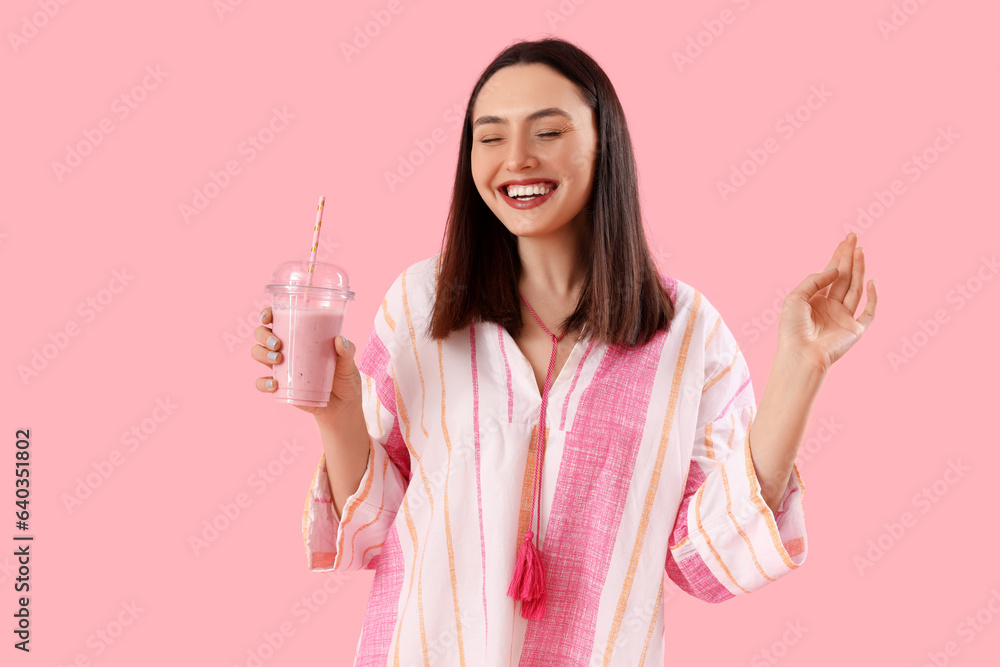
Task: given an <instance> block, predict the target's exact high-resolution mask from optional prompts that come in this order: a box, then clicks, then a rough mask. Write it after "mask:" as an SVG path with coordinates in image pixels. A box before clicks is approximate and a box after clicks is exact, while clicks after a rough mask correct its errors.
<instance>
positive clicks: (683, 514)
mask: <svg viewBox="0 0 1000 667" xmlns="http://www.w3.org/2000/svg"><path fill="white" fill-rule="evenodd" d="M704 481H705V473H703V472H702V471H701V466H699V465H698V463H697V462H695V461H692V462H691V466H690V467H689V468H688V476H687V482H686V483H685V485H684V497H683V499H682V500H681V504H680V507H679V508H678V510H677V520H676V521H675V522H674V530H673V531H672V532H671V533H670V539H669V540H667V544H669V545H670V546H674V545H675V544H677V543H678V542H682V541H683V540H684V538H685V537H687V536H688V514H687V513H688V505H690V504H691V501H692V500H693V499H694V494H695V492H696V491H697V490H698V489H700V488H701V485H702V483H703V482H704Z"/></svg>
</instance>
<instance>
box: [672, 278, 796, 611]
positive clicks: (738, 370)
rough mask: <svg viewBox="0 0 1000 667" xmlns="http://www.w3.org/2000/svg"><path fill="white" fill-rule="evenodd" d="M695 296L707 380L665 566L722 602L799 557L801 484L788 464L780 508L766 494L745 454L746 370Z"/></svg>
mask: <svg viewBox="0 0 1000 667" xmlns="http://www.w3.org/2000/svg"><path fill="white" fill-rule="evenodd" d="M701 301H702V304H701V305H702V308H703V312H702V314H701V315H702V317H704V318H705V319H704V320H703V322H705V323H706V326H707V327H709V330H708V332H707V333H706V336H705V343H703V344H704V345H705V376H704V377H705V383H704V387H703V388H702V390H701V396H700V398H699V399H696V401H695V403H696V404H697V405H698V419H697V426H696V428H695V436H694V448H693V450H692V455H691V463H690V468H689V470H688V475H687V481H686V483H685V488H684V495H683V499H682V501H681V504H680V508H679V510H678V513H677V518H676V520H675V523H674V529H673V531H672V533H671V535H670V539H669V548H668V553H667V563H666V570H667V575H668V576H669V577H670V579H671V580H672V581H673V582H674V583H676V584H677V585H678V586H679V587H680V588H681V589H682V590H683V591H685V592H686V593H689V594H690V595H692V596H694V597H696V598H698V599H700V600H704V601H706V602H723V601H725V600H728V599H729V598H731V597H733V596H735V595H739V594H742V593H751V592H753V591H756V590H759V589H760V588H763V587H764V586H766V585H767V584H769V583H771V582H774V581H776V580H777V579H779V578H780V577H783V576H785V575H786V574H788V573H790V572H791V571H793V570H795V569H796V568H798V567H799V566H800V565H801V564H802V563H804V562H805V559H806V546H807V542H806V528H805V519H804V516H803V513H802V496H803V493H804V491H805V484H804V483H803V481H802V478H801V476H800V475H799V470H798V467H797V466H795V465H793V468H792V474H791V476H790V478H789V481H788V485H787V486H786V488H785V493H784V495H783V496H782V499H781V503H780V504H779V506H778V507H779V510H778V512H777V513H776V514H774V513H772V512H771V509H770V508H769V507H768V506H767V504H766V503H765V502H764V500H763V498H762V496H761V487H760V483H759V480H758V479H757V475H756V472H755V470H754V465H753V459H752V458H751V456H750V437H749V436H750V426H751V424H752V423H753V419H754V416H755V414H756V410H757V408H756V403H755V401H754V394H753V385H752V384H751V382H750V372H749V369H748V367H747V363H746V360H745V359H744V357H743V354H742V352H741V351H740V349H739V346H738V345H737V343H736V340H735V338H734V337H733V335H732V333H731V332H730V330H729V329H728V328H727V327H726V324H725V322H723V320H722V317H721V316H720V315H719V314H718V311H716V310H715V309H714V308H713V307H712V306H711V304H710V303H709V302H708V301H707V300H705V299H704V297H702V298H701ZM698 344H702V343H698ZM693 393H695V394H697V393H698V389H697V388H696V387H695V388H693Z"/></svg>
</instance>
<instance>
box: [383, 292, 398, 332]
mask: <svg viewBox="0 0 1000 667" xmlns="http://www.w3.org/2000/svg"><path fill="white" fill-rule="evenodd" d="M382 315H383V316H384V317H385V323H386V324H388V325H389V328H390V329H392V332H393V333H396V321H395V320H393V319H392V315H390V314H389V301H388V300H387V299H382Z"/></svg>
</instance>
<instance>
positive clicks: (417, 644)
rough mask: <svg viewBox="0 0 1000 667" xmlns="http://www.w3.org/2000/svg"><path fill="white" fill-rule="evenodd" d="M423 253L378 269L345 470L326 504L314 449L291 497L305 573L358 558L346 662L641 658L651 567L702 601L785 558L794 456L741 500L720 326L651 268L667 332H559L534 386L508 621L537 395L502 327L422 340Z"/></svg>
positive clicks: (794, 520) (763, 576) (786, 564)
mask: <svg viewBox="0 0 1000 667" xmlns="http://www.w3.org/2000/svg"><path fill="white" fill-rule="evenodd" d="M439 260H440V255H435V256H434V257H430V258H427V259H424V260H421V261H419V262H416V263H415V264H413V265H412V266H410V267H408V268H407V269H406V270H405V271H403V272H402V273H401V274H400V275H399V276H398V277H397V278H396V280H395V281H394V282H393V284H392V286H391V287H390V289H389V291H388V293H387V294H386V296H385V299H384V300H383V302H382V305H381V308H380V311H379V313H378V315H377V316H376V318H375V323H374V325H373V327H372V330H371V335H370V337H369V340H368V343H367V347H366V348H365V351H364V353H363V355H362V357H361V360H360V362H359V368H360V369H361V372H362V378H363V380H364V383H363V387H364V411H365V418H366V420H367V422H368V430H369V435H370V444H371V450H370V455H369V459H368V468H367V470H366V472H365V475H364V478H363V479H362V480H361V484H360V486H359V487H358V489H357V490H356V491H355V493H354V494H353V495H352V496H351V497H350V498H348V499H347V501H346V503H345V506H344V507H343V509H342V514H341V516H339V517H338V516H335V515H334V514H333V511H332V504H331V502H330V489H329V484H328V482H327V480H326V464H325V458H324V457H322V456H321V457H320V461H319V464H318V465H317V468H316V472H315V475H314V476H313V480H312V484H311V486H310V489H309V493H308V495H307V498H306V505H305V509H304V512H303V519H302V529H303V535H304V539H305V548H306V556H307V562H308V567H309V569H310V570H311V571H315V572H329V571H338V572H343V571H350V570H359V569H373V570H374V571H375V573H374V580H373V584H372V589H371V595H370V598H369V602H368V607H367V610H366V612H365V619H364V625H363V629H362V633H361V637H360V639H359V641H358V646H357V656H356V660H355V663H354V664H355V665H356V666H361V665H365V666H369V665H371V666H374V665H379V666H381V665H396V666H400V667H409V666H410V665H462V666H466V665H467V666H469V667H473V666H476V667H478V666H486V667H494V666H496V667H499V666H500V665H505V666H506V665H546V666H548V665H557V664H558V665H564V666H566V665H627V666H629V667H635V666H636V665H644V664H649V665H660V664H663V656H664V646H663V613H662V610H663V595H664V591H663V586H664V575H666V576H668V577H670V579H671V580H672V581H673V582H674V583H676V584H677V586H679V587H680V588H681V589H682V590H684V591H686V592H687V593H689V594H690V595H693V596H695V597H697V598H699V599H701V600H704V601H706V602H722V601H724V600H727V599H729V598H731V597H733V596H734V595H738V594H741V593H749V592H752V591H756V590H758V589H760V588H762V587H763V586H765V585H767V584H769V583H771V582H773V581H775V580H777V579H778V578H780V577H782V576H784V575H786V574H788V573H789V572H791V571H792V570H794V569H796V568H797V567H799V566H800V565H801V564H802V563H804V562H805V558H806V551H807V542H806V532H805V521H804V517H803V511H802V496H803V492H804V491H805V485H804V484H803V482H802V479H801V477H800V476H799V471H798V468H795V469H794V470H793V474H792V479H791V480H790V482H789V484H788V487H787V489H786V491H785V495H784V497H783V498H782V501H781V504H780V508H779V511H778V512H777V514H776V515H775V514H772V512H771V510H770V508H769V507H768V506H767V505H766V504H765V503H764V501H763V499H762V498H761V495H760V485H759V483H758V481H757V478H756V475H755V472H754V468H753V462H752V459H751V458H750V448H749V440H748V434H749V431H750V425H751V423H752V421H753V418H754V415H755V412H756V404H755V402H754V394H753V387H752V385H751V383H750V376H749V372H748V369H747V364H746V361H745V360H744V357H743V355H742V353H741V352H740V350H739V347H738V346H737V343H736V340H735V339H734V338H733V336H732V333H731V332H730V330H729V329H728V328H727V327H726V325H725V323H724V322H723V320H722V318H721V316H720V315H719V313H718V311H716V310H715V308H714V307H713V306H712V304H710V303H709V302H708V300H707V299H706V298H705V297H704V296H703V295H702V294H701V293H700V292H698V291H697V290H695V289H694V288H693V287H691V286H689V285H687V284H685V283H683V282H681V281H679V280H675V279H672V278H669V277H667V276H663V280H664V283H665V285H666V286H667V288H668V291H669V292H670V294H671V296H672V297H674V301H675V303H676V306H677V308H676V311H677V312H676V317H675V319H674V321H673V323H672V324H671V327H670V330H669V331H668V332H667V331H661V332H659V333H658V334H657V335H656V336H655V337H654V338H653V339H652V341H650V343H649V344H647V345H645V346H643V347H640V348H636V349H633V350H631V351H629V350H627V349H625V348H622V347H620V346H605V345H598V344H595V343H594V342H593V341H591V340H589V339H587V338H580V339H579V340H578V341H577V343H576V345H575V347H574V348H573V350H572V352H571V353H570V355H569V357H568V359H567V361H566V363H565V365H564V366H563V368H562V369H561V371H560V372H559V374H558V375H557V376H556V378H555V380H554V381H553V382H552V385H551V387H550V389H549V396H548V404H549V409H548V410H547V411H546V424H545V428H546V440H545V452H544V456H543V463H542V467H541V478H542V479H541V525H540V526H539V528H538V531H537V534H538V536H537V539H538V544H539V546H540V548H541V551H542V559H543V564H544V569H545V577H546V584H547V602H546V612H545V617H544V618H543V619H541V620H525V619H523V618H522V617H521V614H520V609H519V606H520V603H519V602H515V601H514V600H512V599H511V598H510V597H508V596H507V587H508V585H509V584H510V580H511V576H512V574H513V571H514V565H515V557H516V555H517V548H518V545H520V544H521V542H522V541H523V539H524V533H525V531H526V530H527V529H528V522H529V519H530V515H529V513H530V511H531V494H532V490H533V485H534V475H535V465H534V460H535V459H534V452H535V442H536V437H537V435H538V434H537V424H536V422H537V419H538V414H539V408H540V403H541V396H540V394H539V391H538V385H537V383H536V381H535V376H534V373H533V371H532V368H531V365H530V364H529V362H528V360H527V358H526V357H525V356H524V355H523V354H522V353H521V351H520V348H518V347H517V345H516V344H515V343H514V340H513V339H512V338H511V336H510V334H509V333H507V331H506V330H505V329H503V328H502V327H500V326H498V325H496V324H494V323H477V324H475V325H474V326H471V327H469V329H467V330H465V331H461V332H459V331H456V332H453V333H452V335H451V336H450V337H449V338H447V339H446V340H443V341H434V340H432V339H430V338H429V337H427V336H426V326H427V322H428V318H429V316H430V313H431V307H432V305H433V300H434V290H435V286H436V282H437V267H438V262H439ZM669 592H670V591H667V593H668V595H669Z"/></svg>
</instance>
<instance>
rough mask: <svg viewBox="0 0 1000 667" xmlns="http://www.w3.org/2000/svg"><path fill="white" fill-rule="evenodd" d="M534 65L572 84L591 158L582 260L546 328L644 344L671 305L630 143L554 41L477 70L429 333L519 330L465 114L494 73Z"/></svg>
mask: <svg viewBox="0 0 1000 667" xmlns="http://www.w3.org/2000/svg"><path fill="white" fill-rule="evenodd" d="M531 63H541V64H544V65H548V66H549V67H551V68H552V69H554V70H555V71H557V72H559V73H560V74H562V75H563V76H564V77H566V78H567V79H569V80H570V81H571V82H573V83H574V84H575V85H576V87H577V89H578V90H579V92H580V95H581V97H582V99H583V100H584V101H585V102H586V103H587V104H588V105H589V106H590V108H591V109H592V110H593V111H594V115H595V118H596V125H597V136H598V140H597V153H596V155H595V164H594V181H593V187H592V191H591V196H590V200H589V201H588V203H587V205H586V208H585V210H586V211H587V213H588V214H589V215H588V216H587V217H588V218H589V221H590V229H589V234H588V237H589V243H590V246H591V247H589V248H586V249H584V250H583V251H584V252H585V253H586V254H585V255H584V256H585V257H587V258H589V266H588V269H587V276H586V278H585V281H584V284H583V287H582V290H581V292H580V298H579V301H578V302H577V305H576V310H575V311H573V313H572V314H571V315H570V316H569V317H567V318H566V319H565V320H564V321H563V322H562V324H561V326H560V327H559V328H558V329H555V331H563V330H565V331H575V330H577V329H584V327H585V331H584V333H585V334H586V335H589V336H591V337H592V338H593V339H594V340H596V341H597V342H600V343H605V344H609V345H610V344H620V345H625V346H627V347H634V346H636V345H643V344H645V343H648V342H649V340H650V339H651V338H652V337H653V335H654V334H655V333H656V332H657V331H659V330H660V329H663V328H667V327H669V326H670V322H671V320H672V319H673V317H674V304H673V302H672V301H671V300H670V296H669V294H668V293H667V291H666V289H665V287H664V285H663V284H662V283H661V282H660V280H659V273H658V271H657V270H656V266H655V265H654V263H653V259H652V257H651V255H650V252H649V246H648V244H647V242H646V235H645V231H644V229H643V225H642V212H641V210H640V204H639V189H638V183H637V177H636V167H635V158H634V156H633V152H632V140H631V137H630V136H629V132H628V127H627V125H626V123H625V112H624V111H623V110H622V106H621V102H619V100H618V94H617V93H616V92H615V89H614V87H613V86H612V85H611V81H610V79H608V76H607V74H605V73H604V70H602V69H601V67H600V66H599V65H598V64H597V63H596V62H595V61H594V59H593V58H591V57H590V56H589V55H588V54H587V53H585V52H584V51H582V50H581V49H580V48H579V47H577V46H574V45H573V44H570V43H569V42H566V41H564V40H561V39H557V38H547V39H542V40H539V41H521V42H516V43H514V44H512V45H511V46H509V47H507V48H506V49H504V50H503V51H502V52H501V53H500V54H499V55H498V56H497V57H496V58H495V59H494V60H493V62H491V63H490V64H489V66H487V67H486V69H485V70H483V72H482V74H481V75H480V76H479V81H477V82H476V86H475V88H473V90H472V94H471V96H470V97H469V104H468V106H467V107H466V109H465V124H464V125H463V127H462V139H461V143H460V145H459V150H458V166H457V168H456V171H455V187H454V190H453V191H452V200H451V209H450V211H449V214H448V221H447V227H446V229H445V235H444V239H443V240H442V250H441V256H440V257H439V260H438V265H439V271H440V272H439V274H438V280H437V288H436V293H435V298H434V313H433V315H432V317H431V321H430V324H429V327H428V333H429V335H430V336H431V337H432V338H434V339H442V338H445V337H446V336H448V335H449V334H450V333H451V332H452V331H454V330H456V329H460V328H463V327H468V326H469V324H470V322H472V321H489V322H496V323H498V324H499V325H501V326H503V327H505V328H506V329H507V330H508V331H509V332H510V334H511V335H512V336H514V337H515V338H516V337H517V336H518V335H519V334H520V331H521V327H522V326H523V325H524V323H523V321H522V318H521V300H520V296H519V295H518V285H519V278H520V273H521V259H520V256H519V255H518V252H517V237H516V236H515V235H514V234H512V233H510V231H509V230H508V229H507V228H506V227H505V226H504V225H503V223H501V222H500V220H499V219H497V217H496V216H495V215H494V214H493V212H492V211H491V210H490V209H489V207H488V206H487V205H486V202H484V201H483V199H482V197H481V196H480V194H479V191H478V190H477V189H476V184H475V181H474V180H473V177H472V156H471V153H472V109H473V106H474V105H475V102H476V98H477V97H478V95H479V91H480V90H481V89H482V88H483V86H484V85H485V84H486V82H487V81H488V80H489V79H490V77H492V76H493V75H494V74H495V73H496V72H497V71H499V70H500V69H502V68H504V67H509V66H511V65H521V64H531Z"/></svg>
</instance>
